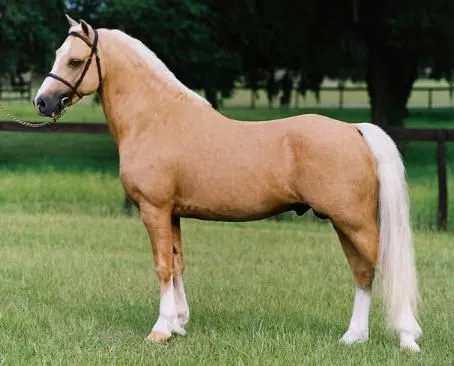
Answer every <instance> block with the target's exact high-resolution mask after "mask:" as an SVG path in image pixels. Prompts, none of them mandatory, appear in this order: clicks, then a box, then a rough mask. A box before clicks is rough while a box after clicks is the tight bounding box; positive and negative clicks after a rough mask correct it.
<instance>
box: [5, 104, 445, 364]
mask: <svg viewBox="0 0 454 366" xmlns="http://www.w3.org/2000/svg"><path fill="white" fill-rule="evenodd" d="M8 107H9V108H11V109H14V112H15V113H18V114H20V115H21V117H23V118H27V119H30V118H31V117H34V112H33V110H32V109H31V107H30V106H29V105H28V104H27V105H24V104H20V103H17V104H13V103H11V104H9V105H8ZM303 111H306V110H291V111H280V110H277V109H276V110H272V111H268V110H267V109H257V110H255V111H251V110H247V109H226V110H224V111H223V113H225V114H227V115H229V116H231V117H234V118H238V119H250V120H259V119H271V118H277V117H281V116H286V115H292V114H296V113H302V112H303ZM320 112H321V113H323V114H326V115H330V116H332V117H335V118H340V119H343V120H347V121H352V122H360V121H364V120H368V111H367V110H366V109H363V110H343V111H336V110H328V109H326V110H321V111H320ZM451 117H452V114H451V111H450V110H449V109H448V110H437V111H436V112H431V113H428V112H426V111H422V110H412V111H411V118H410V119H409V121H408V125H410V126H420V127H428V126H447V127H449V124H450V123H451V122H450V120H451ZM64 118H65V120H66V121H80V120H83V121H86V122H90V121H103V116H102V113H101V111H100V110H99V108H98V107H95V108H93V107H92V106H91V105H90V104H85V105H80V106H77V107H74V108H71V109H70V110H69V111H68V113H67V114H66V115H65V116H64ZM403 152H404V157H405V162H406V165H407V170H408V177H409V185H410V192H411V199H412V206H413V210H412V215H413V223H414V226H415V227H416V228H418V231H416V233H415V242H416V249H417V250H416V253H417V261H418V268H419V277H420V282H421V292H422V298H423V300H424V301H423V304H422V309H421V319H422V324H423V329H424V332H425V333H424V337H423V339H422V341H421V347H422V352H421V354H419V355H413V356H409V355H404V354H401V353H400V352H399V351H398V347H397V338H396V336H395V335H393V334H389V333H388V332H386V331H385V329H384V321H383V312H382V309H381V306H380V301H378V297H379V296H376V297H375V301H374V303H373V312H372V316H371V341H370V342H369V344H365V345H360V346H357V347H352V348H348V347H341V346H339V345H338V344H337V341H338V339H339V337H340V336H341V335H342V333H343V331H344V330H345V329H346V327H347V324H348V320H349V317H350V312H351V305H352V297H353V291H354V290H353V289H354V285H353V280H352V275H351V273H350V271H349V269H348V266H347V263H346V260H345V258H344V257H343V254H342V250H341V248H340V245H339V243H338V240H337V238H336V236H335V234H334V232H333V230H332V229H331V227H330V226H329V224H327V223H320V222H319V221H315V222H314V220H313V219H312V218H311V217H304V218H299V219H298V220H296V219H295V217H293V216H292V217H291V219H290V218H289V220H288V221H284V222H273V221H270V220H264V221H261V222H255V223H245V224H223V223H207V222H198V221H191V220H185V221H184V222H183V240H184V247H185V254H186V262H187V272H186V286H187V293H188V296H189V302H190V306H191V311H192V312H191V317H192V319H191V321H190V323H189V325H188V327H187V329H188V332H189V333H188V336H187V337H186V338H181V337H178V338H175V339H173V340H172V341H171V342H170V343H169V344H167V345H161V346H156V345H150V344H148V343H147V342H145V341H144V338H145V336H146V335H147V334H148V332H149V331H150V329H151V327H152V326H153V323H154V321H155V320H156V317H157V313H158V300H159V296H158V284H157V280H156V278H155V274H154V270H153V261H152V257H151V250H150V246H149V241H148V238H147V235H146V232H145V229H144V227H143V225H142V224H141V222H140V220H139V219H138V217H137V216H133V217H132V218H128V217H124V216H122V215H121V209H122V201H123V190H122V187H121V185H120V182H119V180H118V157H117V152H116V148H115V145H114V143H113V141H112V139H111V137H110V136H108V135H105V136H102V135H88V134H77V135H75V134H34V133H9V132H8V133H7V132H2V133H0V177H1V180H0V182H1V184H0V207H1V210H0V228H1V233H2V245H0V261H1V262H0V263H1V266H0V290H1V296H0V365H16V364H21V365H22V364H33V365H34V364H77V365H92V364H99V365H105V364H152V365H161V364H169V365H174V364H183V365H192V364H197V365H199V364H206V365H218V364H221V365H224V364H229V365H230V364H247V365H249V364H251V365H255V364H256V365H268V364H270V365H271V364H272V365H275V364H282V365H291V364H297V365H300V364H304V365H306V364H314V365H319V364H323V365H325V364H326V365H331V364H333V365H337V364H338V365H345V364H351V365H358V364H368V365H369V364H372V365H375V364H376V365H379V364H380V365H382V364H421V365H431V364H433V365H441V364H448V363H451V362H452V359H453V357H454V351H453V343H452V339H454V330H453V328H452V326H451V323H452V322H451V320H452V316H453V314H452V310H451V308H450V304H452V303H453V301H454V293H453V292H452V291H450V289H452V288H453V285H454V282H453V281H454V280H453V276H452V273H453V270H454V268H453V266H454V260H453V259H454V258H453V256H454V247H453V246H452V240H451V239H450V234H441V233H436V232H434V231H432V230H430V229H431V228H433V227H434V225H435V223H436V202H437V197H436V194H437V185H436V184H437V183H436V167H435V145H434V144H433V143H409V144H407V145H406V146H405V147H404V150H403ZM448 163H449V165H448V179H449V180H448V182H449V190H450V192H452V190H453V189H454V183H452V182H454V180H453V179H452V178H453V171H454V170H453V168H454V148H453V146H451V145H450V144H448ZM450 202H452V199H451V201H450ZM449 209H450V215H451V216H450V217H451V220H452V219H453V216H452V215H453V214H454V206H453V204H452V203H450V206H449ZM452 227H453V225H452V224H451V228H452ZM421 229H424V231H422V230H421ZM377 295H378V294H377Z"/></svg>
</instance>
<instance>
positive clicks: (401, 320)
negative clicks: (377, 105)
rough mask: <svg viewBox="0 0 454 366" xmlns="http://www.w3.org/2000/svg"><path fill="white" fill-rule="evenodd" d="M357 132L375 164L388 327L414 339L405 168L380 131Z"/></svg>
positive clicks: (363, 126) (364, 128)
mask: <svg viewBox="0 0 454 366" xmlns="http://www.w3.org/2000/svg"><path fill="white" fill-rule="evenodd" d="M358 128H359V130H360V131H361V133H362V134H363V136H364V139H365V141H366V143H367V144H368V146H369V148H370V150H371V151H372V154H373V155H374V157H375V159H376V162H377V173H378V180H379V186H380V194H379V222H380V248H379V258H378V266H379V269H380V272H381V278H382V285H383V294H384V297H385V304H386V309H387V314H388V323H389V325H390V326H391V327H392V328H394V329H396V330H397V331H398V332H400V333H409V334H411V335H413V336H414V337H415V339H416V338H418V337H419V336H420V335H421V333H422V332H421V328H420V326H419V324H418V321H417V320H416V318H417V306H418V299H419V294H418V283H417V278H416V267H415V262H414V257H413V244H412V234H411V228H410V217H409V199H408V190H407V184H406V181H405V168H404V165H403V162H402V158H401V156H400V153H399V150H398V149H397V146H396V144H395V143H394V141H393V140H392V139H391V138H390V137H389V136H388V135H387V134H386V133H385V132H384V131H383V130H382V129H381V128H380V127H378V126H376V125H373V124H370V123H360V124H358Z"/></svg>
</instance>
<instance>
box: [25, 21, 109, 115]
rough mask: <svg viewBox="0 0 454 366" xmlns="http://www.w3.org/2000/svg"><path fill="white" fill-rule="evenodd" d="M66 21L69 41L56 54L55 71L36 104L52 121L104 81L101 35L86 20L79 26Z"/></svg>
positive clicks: (40, 89)
mask: <svg viewBox="0 0 454 366" xmlns="http://www.w3.org/2000/svg"><path fill="white" fill-rule="evenodd" d="M66 17H67V18H68V21H69V25H70V28H69V33H68V37H67V38H66V39H65V41H64V42H63V44H62V45H61V47H60V48H59V49H58V50H57V51H56V57H55V62H54V65H53V67H52V70H51V72H50V73H49V74H48V75H47V76H46V78H45V80H44V82H43V83H42V85H41V87H40V88H39V90H38V92H37V93H36V96H35V98H34V100H33V104H34V106H35V109H36V111H37V112H39V113H40V114H41V115H45V116H50V117H53V116H55V115H59V114H60V112H61V111H62V109H63V108H64V107H67V106H69V105H71V104H74V103H76V102H78V101H79V100H80V99H82V97H83V96H84V95H89V94H92V93H94V92H95V91H96V90H98V88H100V87H101V82H102V77H103V75H102V70H103V68H102V67H101V61H100V59H99V57H98V34H97V31H96V30H94V29H93V28H92V27H91V26H90V25H88V24H87V23H86V22H85V21H83V20H81V21H80V23H77V22H76V21H75V20H73V19H71V18H70V17H69V16H68V15H67V16H66Z"/></svg>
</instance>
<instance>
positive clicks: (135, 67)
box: [100, 30, 376, 221]
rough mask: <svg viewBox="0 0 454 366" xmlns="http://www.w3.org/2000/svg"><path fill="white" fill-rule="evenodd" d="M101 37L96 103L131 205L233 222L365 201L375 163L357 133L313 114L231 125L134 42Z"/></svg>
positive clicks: (114, 34)
mask: <svg viewBox="0 0 454 366" xmlns="http://www.w3.org/2000/svg"><path fill="white" fill-rule="evenodd" d="M100 35H101V37H102V38H101V39H100V45H101V46H102V53H105V54H106V55H105V56H102V57H103V58H104V59H108V60H109V62H108V63H106V62H104V67H106V68H107V71H106V75H107V77H106V79H105V81H104V88H103V94H102V104H103V108H104V112H105V114H106V117H107V120H108V121H109V126H110V129H111V131H112V134H113V136H114V137H115V139H116V140H117V143H118V146H119V151H120V172H121V177H122V181H123V183H124V185H125V188H126V189H127V191H128V193H129V194H130V196H131V198H132V199H133V200H135V201H136V202H137V203H139V204H140V201H141V200H144V199H145V200H151V201H152V202H151V203H153V205H157V206H160V205H172V206H173V211H174V213H175V214H177V215H178V216H183V217H196V218H202V219H212V220H235V221H238V220H252V219H260V218H263V217H266V216H270V215H273V214H275V213H277V212H282V211H285V210H286V209H291V208H292V207H294V205H295V204H300V203H304V204H308V205H309V206H311V207H313V208H314V209H315V210H317V211H318V212H320V213H323V214H326V215H328V216H333V215H336V209H335V207H336V206H337V207H338V205H339V204H341V205H346V206H345V207H349V206H350V205H352V202H349V197H351V195H355V196H356V197H363V198H364V199H367V197H370V195H368V194H366V192H370V190H371V187H375V186H376V181H374V180H371V179H370V177H371V176H374V175H373V174H372V175H371V174H365V172H370V171H371V170H373V169H374V161H373V157H372V156H371V154H370V152H369V149H368V148H367V146H366V144H365V143H364V142H363V141H362V137H361V135H360V134H359V133H358V130H357V129H356V128H355V127H354V126H352V125H349V124H346V123H343V122H339V121H335V120H332V119H329V118H327V117H323V116H319V115H303V116H298V117H292V118H287V119H284V120H275V121H270V122H255V123H245V122H241V121H235V120H231V119H228V118H226V117H224V116H222V115H221V114H219V113H218V112H217V111H215V110H214V109H213V108H212V107H211V106H210V105H209V103H207V102H206V101H205V100H204V99H203V98H202V97H200V96H198V95H197V94H195V93H194V92H192V91H190V90H189V89H188V88H186V87H185V86H184V85H183V84H181V83H180V82H179V81H178V80H177V79H176V78H175V76H174V75H173V74H172V73H171V72H170V71H169V70H168V69H167V68H166V67H165V65H164V64H163V63H162V62H161V61H160V60H159V59H158V58H157V57H156V56H155V55H154V53H152V52H151V51H148V49H146V48H145V46H143V45H142V44H141V43H140V42H138V41H135V40H133V39H132V38H130V37H129V36H125V35H124V34H123V33H120V32H118V31H108V30H101V31H100ZM119 35H121V36H119ZM106 39H108V42H106V41H105V40H106ZM119 50H121V51H119ZM107 54H108V56H107ZM145 56H147V58H145ZM346 153H347V154H346ZM346 156H347V157H351V158H352V159H353V160H354V164H352V161H353V160H350V159H346V158H345V157H346ZM346 170H349V171H350V173H349V174H344V173H345V171H346ZM352 176H353V177H355V179H357V182H352V181H351V180H352ZM352 183H354V186H355V187H356V189H355V190H354V192H352V189H351V187H352ZM343 185H344V186H345V190H343V189H342V186H343ZM334 186H335V187H336V189H333V187H334ZM339 190H340V191H341V192H349V194H342V195H338V192H339ZM334 192H335V193H334ZM333 194H334V196H333ZM320 197H324V198H323V200H321V199H320ZM355 200H356V199H355ZM340 201H343V202H340Z"/></svg>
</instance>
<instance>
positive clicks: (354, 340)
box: [339, 330, 369, 345]
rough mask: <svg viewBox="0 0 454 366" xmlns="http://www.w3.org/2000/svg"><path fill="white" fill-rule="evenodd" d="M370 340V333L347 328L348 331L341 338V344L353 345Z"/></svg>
mask: <svg viewBox="0 0 454 366" xmlns="http://www.w3.org/2000/svg"><path fill="white" fill-rule="evenodd" d="M368 340H369V335H368V333H367V331H366V332H355V331H352V330H347V332H346V333H345V334H344V335H343V336H342V338H341V339H340V340H339V343H340V344H345V345H351V344H359V343H364V342H367V341H368Z"/></svg>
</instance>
